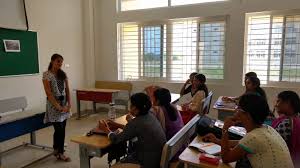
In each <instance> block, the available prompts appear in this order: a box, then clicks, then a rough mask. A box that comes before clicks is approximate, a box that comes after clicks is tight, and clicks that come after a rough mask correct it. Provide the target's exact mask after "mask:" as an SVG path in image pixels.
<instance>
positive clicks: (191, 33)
mask: <svg viewBox="0 0 300 168" xmlns="http://www.w3.org/2000/svg"><path fill="white" fill-rule="evenodd" d="M171 27H172V35H171V37H172V38H171V39H172V40H170V42H171V43H172V44H171V46H172V49H171V53H170V57H171V64H172V66H171V67H170V68H171V80H177V81H184V80H186V79H188V77H189V74H190V73H192V72H195V71H196V70H197V51H196V50H197V48H196V47H197V20H188V19H187V20H182V21H175V22H173V23H172V26H171Z"/></svg>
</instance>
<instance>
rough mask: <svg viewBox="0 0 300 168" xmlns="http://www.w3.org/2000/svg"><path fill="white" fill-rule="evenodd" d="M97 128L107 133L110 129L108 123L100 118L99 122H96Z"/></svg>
mask: <svg viewBox="0 0 300 168" xmlns="http://www.w3.org/2000/svg"><path fill="white" fill-rule="evenodd" d="M98 128H99V129H100V130H102V131H104V132H105V133H107V134H108V133H109V132H111V130H110V128H109V126H108V124H107V122H106V121H105V120H100V121H99V122H98Z"/></svg>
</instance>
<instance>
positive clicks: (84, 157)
mask: <svg viewBox="0 0 300 168" xmlns="http://www.w3.org/2000/svg"><path fill="white" fill-rule="evenodd" d="M79 157H80V158H79V159H80V168H90V167H91V163H90V157H89V155H88V150H87V148H86V145H83V144H79Z"/></svg>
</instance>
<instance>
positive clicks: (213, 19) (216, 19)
mask: <svg viewBox="0 0 300 168" xmlns="http://www.w3.org/2000/svg"><path fill="white" fill-rule="evenodd" d="M186 19H195V20H197V45H196V51H197V54H196V59H197V60H199V58H200V55H199V37H200V36H199V34H200V31H199V29H200V23H201V24H203V23H211V22H224V23H225V26H224V29H225V30H224V36H225V40H224V54H223V61H222V64H223V78H222V79H212V78H207V82H208V83H215V84H220V83H224V81H225V79H226V76H227V75H226V74H227V73H226V72H227V65H226V59H227V56H226V55H227V49H226V48H227V47H226V46H227V41H228V38H227V37H228V26H229V24H228V20H229V16H228V15H224V16H208V17H189V18H176V19H163V20H155V21H148V22H123V23H118V24H117V30H118V35H117V36H118V45H117V46H118V79H119V80H124V81H126V80H131V81H157V82H168V83H178V82H183V80H171V69H170V68H168V66H170V65H171V59H170V57H168V56H167V57H166V72H165V73H166V76H165V77H146V76H141V75H142V74H143V72H141V69H142V67H140V65H141V64H143V63H142V62H141V61H142V60H141V58H142V55H141V54H142V51H141V48H142V44H141V43H140V42H139V43H138V62H139V63H138V65H139V66H138V74H139V75H138V79H124V78H123V74H122V73H120V69H121V68H122V64H123V63H122V54H121V47H122V45H121V43H122V41H121V37H122V31H121V25H122V24H136V25H137V26H138V41H141V37H142V35H141V31H142V30H141V28H142V27H146V26H158V25H161V26H162V27H164V25H170V24H171V23H173V22H174V20H176V21H180V20H186ZM163 31H164V28H162V32H163ZM166 31H167V32H168V31H169V32H168V33H166V37H163V38H162V41H163V40H164V38H166V41H167V46H165V47H166V55H169V52H170V49H168V47H169V46H168V40H171V39H170V37H169V36H171V35H172V26H166ZM161 35H162V36H163V35H164V34H163V33H162V34H161ZM161 45H164V44H163V43H162V44H161ZM162 52H163V48H162ZM196 69H197V70H199V61H198V63H197V66H196Z"/></svg>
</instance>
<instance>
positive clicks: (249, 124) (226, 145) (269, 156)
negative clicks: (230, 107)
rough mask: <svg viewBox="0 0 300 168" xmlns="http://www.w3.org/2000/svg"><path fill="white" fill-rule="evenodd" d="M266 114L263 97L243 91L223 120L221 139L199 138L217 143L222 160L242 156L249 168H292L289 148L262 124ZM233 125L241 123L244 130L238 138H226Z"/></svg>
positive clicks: (277, 135) (211, 137)
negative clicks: (242, 135) (248, 162)
mask: <svg viewBox="0 0 300 168" xmlns="http://www.w3.org/2000/svg"><path fill="white" fill-rule="evenodd" d="M268 114H269V106H268V103H267V101H266V99H264V98H263V97H262V96H259V95H257V94H254V93H248V94H244V95H242V96H241V99H240V101H239V104H238V108H237V109H236V113H235V114H234V116H233V117H228V118H226V119H225V122H224V126H223V129H222V138H221V140H219V139H217V138H216V137H215V136H214V135H213V134H208V135H206V136H204V137H203V140H204V141H212V142H214V143H218V144H220V145H221V156H222V160H223V162H224V163H229V162H235V161H237V160H240V159H243V158H245V157H246V158H247V159H248V160H249V161H250V164H251V166H252V167H253V168H258V167H268V168H269V167H289V168H293V167H294V166H293V162H292V159H291V156H290V153H289V149H288V147H287V145H286V143H285V141H284V140H283V138H282V137H281V136H280V135H279V134H278V132H277V131H276V130H275V129H273V128H272V127H270V126H267V125H263V122H264V120H265V119H266V117H267V115H268ZM236 124H242V125H243V126H244V127H245V129H246V131H247V133H246V135H245V136H244V137H243V138H242V139H241V140H239V141H233V140H229V136H228V129H229V127H231V126H234V125H236Z"/></svg>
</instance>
